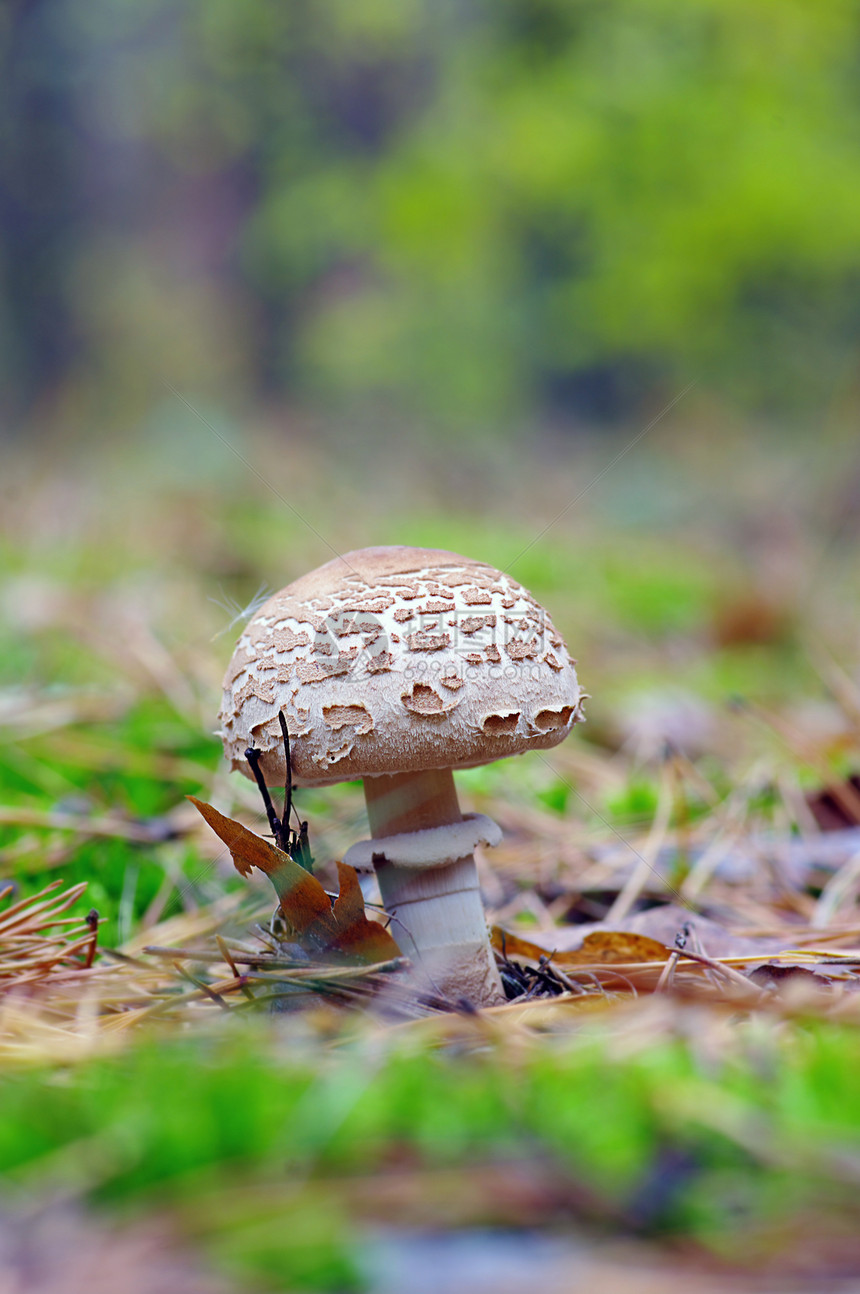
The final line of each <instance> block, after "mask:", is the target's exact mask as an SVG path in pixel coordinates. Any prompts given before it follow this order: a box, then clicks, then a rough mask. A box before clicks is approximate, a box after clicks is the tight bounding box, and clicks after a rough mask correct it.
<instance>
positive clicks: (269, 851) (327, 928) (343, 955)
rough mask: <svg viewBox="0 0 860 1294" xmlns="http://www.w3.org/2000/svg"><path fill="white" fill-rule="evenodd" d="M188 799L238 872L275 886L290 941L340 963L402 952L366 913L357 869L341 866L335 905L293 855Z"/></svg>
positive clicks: (388, 957)
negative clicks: (254, 874) (261, 875)
mask: <svg viewBox="0 0 860 1294" xmlns="http://www.w3.org/2000/svg"><path fill="white" fill-rule="evenodd" d="M188 799H189V800H190V801H191V803H192V804H193V805H194V807H195V808H196V809H197V810H198V811H199V812H200V813H201V814H202V816H203V817H204V818H205V819H206V821H207V822H208V823H209V826H210V827H211V828H212V830H213V831H214V832H215V834H216V836H219V837H220V839H221V840H223V841H224V844H225V845H226V846H227V848H228V849H229V850H230V855H231V857H232V859H233V863H234V864H235V867H236V870H237V871H238V872H239V873H240V874H241V875H242V876H248V875H250V872H251V869H252V867H257V868H259V870H260V871H261V872H265V874H266V875H267V876H268V878H269V880H270V881H271V882H272V884H273V885H274V887H275V891H276V892H277V895H278V900H279V906H280V909H281V914H282V916H283V918H284V921H285V923H286V925H287V928H288V931H289V935H290V938H292V939H294V940H295V941H296V942H297V943H299V944H300V945H301V946H302V947H304V948H306V949H307V951H308V952H312V953H315V954H317V955H320V954H325V955H327V956H332V955H334V956H335V957H336V958H337V960H338V961H348V962H368V963H376V962H383V961H391V960H392V959H393V958H395V957H400V956H401V952H400V949H399V948H398V946H397V944H396V943H395V941H394V939H393V938H392V936H391V935H390V934H389V932H388V931H387V930H386V929H385V927H384V926H381V925H380V924H379V922H378V921H371V920H370V918H369V917H368V916H367V914H366V913H365V910H364V896H363V895H362V893H361V886H360V885H359V881H358V874H357V872H356V870H355V868H354V867H349V866H347V864H346V863H338V865H337V875H338V883H339V889H340V892H339V894H338V896H337V898H336V899H335V901H334V905H333V906H332V902H331V900H330V899H329V896H328V895H327V894H326V892H325V890H324V889H323V887H322V886H321V885H320V883H319V881H318V880H317V879H316V877H314V876H311V874H310V872H307V871H305V869H304V868H303V867H301V866H300V865H299V864H298V863H297V862H295V860H294V859H292V858H291V857H290V855H289V854H287V853H285V852H284V851H283V850H282V849H278V848H277V846H276V845H271V844H269V842H268V841H267V840H263V839H262V837H261V836H256V835H255V834H254V832H253V831H249V830H248V828H247V827H243V826H242V824H241V822H236V821H235V819H233V818H227V817H225V816H224V814H223V813H219V812H218V810H217V809H214V808H213V807H212V805H211V804H206V803H205V801H203V800H198V799H196V797H195V796H193V795H189V796H188Z"/></svg>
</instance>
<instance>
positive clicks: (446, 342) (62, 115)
mask: <svg viewBox="0 0 860 1294" xmlns="http://www.w3.org/2000/svg"><path fill="white" fill-rule="evenodd" d="M0 49H2V54H3V61H4V64H5V72H4V75H3V77H2V79H0V109H2V111H0V191H2V196H0V243H2V248H0V279H2V302H0V388H2V393H3V394H2V396H0V401H2V411H3V413H4V416H5V417H4V420H5V424H6V426H7V428H10V429H12V430H17V431H18V432H19V433H20V432H22V431H24V432H26V433H28V434H30V435H32V434H34V432H35V431H44V430H45V429H48V430H51V429H58V430H61V431H62V432H63V434H65V435H67V436H68V435H72V434H76V433H87V434H94V433H98V434H100V435H102V436H105V437H107V436H124V437H127V436H130V435H132V434H134V433H145V432H146V431H147V428H148V426H149V423H148V419H150V418H151V416H152V413H153V409H156V408H157V407H158V406H159V404H160V403H162V402H163V399H164V396H165V390H164V383H165V382H169V383H171V384H174V385H176V386H177V387H178V388H180V389H181V390H182V391H183V392H184V393H185V394H186V395H187V396H188V398H189V399H192V400H193V401H194V402H195V403H197V402H198V401H201V400H203V401H211V402H212V403H213V406H214V407H217V408H224V409H227V410H230V411H232V413H233V414H234V415H235V416H237V417H239V418H246V417H247V416H248V411H249V410H254V409H259V408H260V407H263V406H265V407H266V408H269V409H271V408H276V409H279V410H282V409H284V408H289V409H292V410H294V411H300V412H302V413H304V414H307V413H310V414H311V415H313V416H318V417H320V418H321V419H323V420H324V421H326V422H327V423H329V422H330V423H334V424H336V426H337V428H338V431H337V432H336V433H335V435H336V437H340V438H342V439H344V440H348V439H350V437H351V436H355V435H356V434H360V432H361V428H362V426H363V425H364V423H365V422H369V423H373V424H378V423H379V422H380V421H381V422H390V423H391V425H397V426H398V427H401V428H408V429H409V431H410V434H413V435H414V436H415V437H417V438H418V439H419V440H420V439H422V438H423V439H427V438H428V437H431V436H434V435H438V434H440V433H441V432H442V431H446V430H450V429H452V428H453V429H454V430H455V432H456V434H457V435H458V436H461V435H463V434H467V433H468V434H472V435H474V436H475V437H478V438H482V437H485V436H486V435H487V434H488V433H491V434H492V435H494V436H498V435H502V434H503V433H509V434H511V435H513V434H515V433H517V432H520V433H521V432H522V430H523V428H529V429H536V428H537V429H549V430H550V431H551V432H553V431H560V432H562V433H566V432H568V431H569V430H571V429H576V428H578V427H579V428H582V427H593V426H603V425H605V424H624V423H626V422H629V421H631V420H632V421H636V420H639V419H643V418H644V419H645V420H646V421H647V419H648V418H649V417H651V416H653V415H654V414H655V413H656V412H658V411H659V409H660V408H662V407H663V406H664V405H665V404H667V403H668V402H669V401H670V400H672V399H674V398H675V396H677V395H678V394H679V392H680V391H681V390H683V389H684V388H685V386H686V384H687V383H688V382H690V381H691V380H696V382H697V388H696V392H695V394H694V397H693V399H694V400H695V401H696V403H697V407H699V408H701V407H704V408H706V409H708V410H713V409H714V408H716V409H717V410H718V411H719V412H720V413H721V414H725V415H726V416H728V417H732V418H735V417H738V416H742V417H744V418H746V419H747V420H753V419H755V420H756V421H761V420H764V421H776V422H778V424H779V426H780V427H781V428H782V429H785V428H787V427H791V426H795V427H798V428H800V429H801V430H804V429H807V430H808V429H809V428H810V427H814V429H815V432H816V434H817V435H819V434H820V433H821V430H822V426H823V427H824V429H825V430H827V429H831V430H835V431H836V430H838V429H839V428H844V426H845V424H846V422H848V421H849V420H850V418H851V416H852V415H853V413H854V412H855V409H856V403H857V397H858V391H857V382H856V358H857V337H858V323H860V304H858V285H860V166H858V164H857V163H858V156H860V95H858V92H857V85H858V71H860V5H858V4H857V3H856V2H854V0H817V3H815V4H809V3H808V0H743V3H741V2H740V0H687V3H685V4H683V5H678V4H677V3H674V2H672V0H600V3H595V2H594V0H491V2H490V0H434V3H427V2H422V0H363V2H362V3H361V4H355V3H349V2H344V0H314V3H313V4H311V3H308V2H307V0H293V2H292V3H283V0H244V3H242V4H236V3H235V0H205V2H204V0H148V2H147V3H134V2H133V0H88V2H87V3H86V4H81V3H79V2H78V0H9V3H7V4H6V5H5V6H4V8H3V12H2V14H0ZM345 414H346V415H347V421H344V415H345Z"/></svg>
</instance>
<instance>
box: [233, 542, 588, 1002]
mask: <svg viewBox="0 0 860 1294" xmlns="http://www.w3.org/2000/svg"><path fill="white" fill-rule="evenodd" d="M581 701H582V693H581V692H580V689H579V685H578V683H577V679H576V673H575V670H574V663H573V661H572V660H571V659H570V657H569V656H568V654H567V651H566V649H565V646H564V643H563V642H562V640H561V637H560V636H559V634H558V633H557V631H556V630H555V628H554V627H553V625H552V622H551V621H550V619H549V617H548V615H547V613H546V612H545V611H544V610H543V608H542V607H541V606H540V604H539V603H538V602H536V601H535V599H534V598H533V597H532V596H531V594H530V593H528V592H527V590H525V589H524V588H523V587H522V586H521V585H520V584H518V583H517V582H516V581H515V580H513V579H511V577H510V576H509V575H505V574H503V573H502V572H500V571H497V570H495V569H494V568H493V567H492V566H488V565H486V564H485V563H483V562H475V561H471V560H470V559H469V558H466V557H461V556H459V555H458V554H456V553H449V552H444V551H441V550H438V549H423V548H406V547H391V548H365V549H360V550H358V551H356V552H351V553H347V554H345V556H344V557H342V558H336V559H335V560H334V561H332V562H328V563H327V564H326V565H325V566H321V567H319V568H318V569H317V570H315V571H312V572H311V573H310V574H308V575H305V576H303V577H302V578H301V579H299V580H296V581H295V582H294V583H292V584H290V585H288V586H287V587H286V588H285V589H282V590H281V592H280V593H276V594H275V595H274V596H273V597H272V598H270V599H269V601H268V602H267V603H266V604H265V605H264V606H263V607H262V608H261V609H260V611H259V612H258V613H257V614H256V615H255V616H254V618H253V620H252V621H251V622H250V623H249V624H248V626H247V628H246V630H245V632H244V633H243V635H242V637H241V638H240V640H239V643H238V645H237V647H236V651H235V653H234V655H233V659H232V661H231V663H230V666H229V668H228V670H227V674H226V677H225V680H224V700H223V705H222V709H221V722H222V736H223V739H224V748H225V754H226V755H227V758H228V759H230V760H231V761H232V764H233V767H234V768H238V769H241V770H242V771H243V772H245V773H249V769H248V766H247V763H246V761H245V758H244V752H245V749H246V748H247V746H248V745H249V744H253V745H254V746H256V747H257V748H258V749H259V750H261V751H262V752H263V754H262V759H261V764H260V766H261V768H262V770H263V773H264V776H265V777H266V780H267V781H268V782H269V783H270V784H273V785H274V784H278V783H280V782H282V781H283V778H284V773H285V771H286V770H285V768H284V753H283V746H282V742H281V734H280V727H279V723H278V713H279V711H283V713H284V715H285V717H286V720H287V724H288V726H289V731H290V738H291V753H292V765H293V778H294V782H295V783H296V784H297V785H299V786H302V785H304V786H314V785H322V784H325V783H329V782H339V781H347V780H351V779H353V778H356V777H361V778H364V779H365V783H364V785H365V793H366V796H367V800H368V812H369V817H370V823H371V832H372V835H373V837H374V840H373V842H371V843H372V844H373V845H374V846H377V845H379V844H380V841H392V849H393V851H394V853H396V854H397V855H398V861H397V862H393V861H390V860H389V859H388V857H387V856H385V857H384V859H383V857H382V856H384V855H385V850H384V849H383V848H374V849H373V850H372V856H373V857H374V859H375V865H376V868H377V874H378V876H379V880H380V887H381V889H382V893H383V898H384V900H385V903H386V907H387V908H388V910H389V912H392V913H393V915H394V916H396V918H397V921H398V924H399V925H400V927H401V929H399V930H398V929H395V931H394V933H395V937H396V938H398V940H399V941H400V942H401V944H405V945H406V946H407V947H408V948H410V951H412V953H413V956H415V957H416V959H419V958H420V960H421V962H422V963H423V964H424V966H425V968H427V969H428V971H429V968H430V966H431V963H432V968H433V970H432V975H431V977H432V978H433V980H434V982H435V983H437V984H440V986H442V985H444V988H445V991H447V992H449V993H452V992H453V993H455V994H456V996H464V995H465V996H469V997H471V998H472V1000H477V1001H487V1000H491V999H493V998H494V997H495V998H497V997H498V996H499V989H498V981H497V978H496V976H495V969H494V967H493V966H492V957H491V953H490V950H489V947H488V945H487V940H486V925H485V922H484V919H483V914H482V910H481V907H480V895H479V892H478V890H477V876H476V873H475V865H474V859H473V858H472V854H471V850H472V847H473V846H474V844H475V843H477V842H478V841H479V840H483V841H485V842H488V843H489V842H490V841H491V839H492V838H494V833H493V831H492V830H491V829H490V828H491V826H492V824H489V827H488V826H487V820H486V819H482V820H481V822H480V823H477V825H475V827H474V831H473V836H474V838H473V839H472V843H471V845H470V846H469V848H468V851H467V852H466V853H465V854H462V855H459V856H457V857H456V858H455V859H453V860H452V858H451V857H450V854H451V852H452V850H455V849H461V848H463V840H464V839H465V837H464V835H463V833H464V831H465V832H466V837H467V836H468V828H464V827H463V826H461V827H460V828H459V830H460V836H459V837H458V838H457V841H456V842H454V841H453V840H452V841H451V842H450V843H449V844H445V841H444V839H443V838H444V832H441V834H440V829H442V828H444V827H447V826H452V825H453V824H457V823H461V824H462V821H463V819H462V815H461V814H460V811H459V806H458V804H457V797H456V791H455V789H454V784H453V778H452V776H451V770H452V769H455V768H467V767H470V766H473V765H476V764H485V763H490V762H491V761H493V760H496V759H501V758H502V757H504V756H507V755H515V754H519V753H521V752H522V751H525V750H542V749H546V748H548V747H550V746H554V745H556V744H557V743H558V742H559V741H561V740H563V738H564V737H565V736H567V734H568V732H569V731H570V729H571V727H572V725H573V724H574V723H575V722H576V720H577V719H578V718H580V717H581V716H580V712H581ZM416 831H418V832H421V833H422V836H424V838H423V840H421V841H419V842H418V843H417V844H416V845H415V847H414V848H412V849H411V851H410V849H409V848H406V847H405V846H402V845H401V846H400V847H398V846H395V845H394V844H393V838H394V837H397V838H398V840H399V839H400V838H401V837H403V836H404V835H408V834H410V833H414V832H416ZM424 833H426V835H424ZM404 849H405V854H407V855H409V856H410V857H418V858H420V859H421V860H422V861H419V862H415V861H412V862H404V861H402V857H403V855H404ZM398 850H399V852H398ZM434 850H435V851H436V853H437V854H438V855H439V856H440V857H439V859H438V860H437V861H438V863H439V864H441V865H437V866H435V867H434V866H432V861H431V862H427V861H423V860H424V859H426V857H427V855H428V851H429V854H430V855H432V854H433V852H434ZM351 852H352V851H351ZM389 852H391V850H390V851H389ZM446 886H451V887H453V888H447V889H446ZM446 895H447V898H446ZM469 895H471V898H469V897H468V896H469ZM464 903H465V904H466V906H467V907H468V908H470V910H471V915H469V914H468V913H467V914H466V917H467V919H465V920H464V913H463V911H462V909H463V905H464ZM476 905H477V906H476ZM425 908H427V909H428V918H429V927H430V928H431V929H430V935H429V937H430V938H431V940H434V941H436V942H435V943H432V944H431V945H428V943H427V938H426V937H425V934H426V932H424V930H423V927H424V926H425V925H427V924H428V922H425V921H424V917H423V914H424V909H425ZM455 909H457V910H456V911H455ZM476 914H477V918H478V921H477V922H476V920H475V916H476ZM478 926H479V928H478ZM404 936H405V937H404ZM449 936H450V942H449ZM461 936H463V937H462V938H461ZM473 936H479V937H477V943H478V944H479V945H480V947H479V948H478V950H477V951H476V950H475V949H472V948H471V944H473V943H475V942H476V938H473ZM439 941H441V945H439ZM437 945H438V947H437ZM460 945H463V946H465V945H470V947H469V948H468V949H467V955H465V959H464V956H461V955H455V954H456V950H457V948H458V947H459V946H460ZM437 954H438V955H437ZM476 958H477V963H476V964H478V971H477V972H475V971H474V968H473V970H472V971H471V972H469V971H468V966H467V963H468V962H469V961H470V959H471V961H472V962H475V959H476Z"/></svg>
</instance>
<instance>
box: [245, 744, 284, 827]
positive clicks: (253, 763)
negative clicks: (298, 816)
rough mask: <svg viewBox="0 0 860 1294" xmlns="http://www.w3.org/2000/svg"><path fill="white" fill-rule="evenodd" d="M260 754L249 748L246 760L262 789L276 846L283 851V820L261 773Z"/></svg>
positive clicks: (246, 752)
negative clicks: (276, 811)
mask: <svg viewBox="0 0 860 1294" xmlns="http://www.w3.org/2000/svg"><path fill="white" fill-rule="evenodd" d="M260 754H261V752H260V751H259V750H255V749H254V747H253V746H249V747H248V749H247V750H246V751H245V758H246V759H247V761H248V766H249V768H250V769H251V772H252V773H253V774H254V781H255V782H256V783H257V786H258V787H259V788H260V794H261V795H262V797H263V804H264V805H265V806H266V817H267V818H268V819H269V826H270V828H271V831H272V835H273V836H274V837H275V844H276V845H277V846H278V848H279V849H283V847H284V846H283V837H282V829H281V820H280V818H279V817H278V815H277V813H275V806H274V804H272V797H271V796H270V795H269V788H268V786H266V781H265V778H264V777H263V774H262V773H261V772H260Z"/></svg>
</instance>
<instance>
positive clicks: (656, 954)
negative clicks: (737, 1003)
mask: <svg viewBox="0 0 860 1294" xmlns="http://www.w3.org/2000/svg"><path fill="white" fill-rule="evenodd" d="M544 938H546V936H544ZM492 941H493V947H494V948H498V949H499V951H500V952H502V951H503V952H504V953H505V954H506V955H507V956H509V957H510V956H515V957H528V958H529V959H530V960H531V961H539V960H540V958H541V957H547V956H549V955H550V954H551V955H552V961H553V963H554V964H555V965H556V966H621V965H629V964H631V963H634V962H664V961H666V959H667V957H668V956H669V949H668V948H667V947H666V946H665V944H661V943H658V942H657V940H656V939H649V938H648V937H647V935H636V934H630V933H629V932H628V931H626V930H597V931H595V932H594V933H592V934H589V935H586V936H585V938H584V939H583V941H582V946H581V947H580V948H577V949H573V950H571V951H568V952H557V951H554V950H553V949H552V948H541V947H539V945H537V944H533V943H530V942H529V940H527V939H522V938H520V936H519V935H515V934H511V933H510V931H507V930H501V929H500V928H499V927H498V926H494V927H493V932H492Z"/></svg>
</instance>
